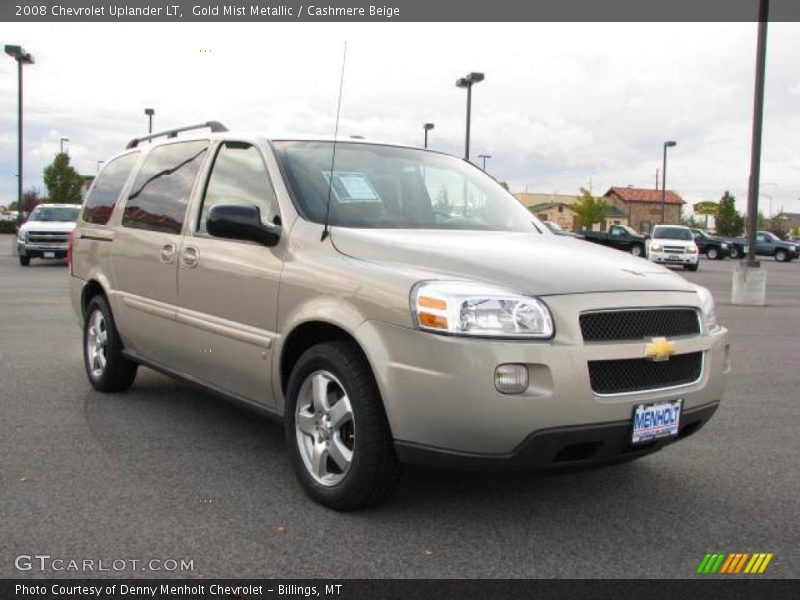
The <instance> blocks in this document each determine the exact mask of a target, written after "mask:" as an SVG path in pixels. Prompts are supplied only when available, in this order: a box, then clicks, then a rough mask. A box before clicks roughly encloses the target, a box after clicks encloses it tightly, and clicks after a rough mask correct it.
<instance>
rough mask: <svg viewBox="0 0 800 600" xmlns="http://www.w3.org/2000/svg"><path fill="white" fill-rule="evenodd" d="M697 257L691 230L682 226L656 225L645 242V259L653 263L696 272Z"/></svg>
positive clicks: (697, 253)
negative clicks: (680, 267)
mask: <svg viewBox="0 0 800 600" xmlns="http://www.w3.org/2000/svg"><path fill="white" fill-rule="evenodd" d="M699 256H700V255H699V252H698V250H697V244H695V242H694V236H693V235H692V230H691V229H689V228H688V227H684V226H683V225H656V226H655V227H654V228H653V234H652V237H651V239H649V240H647V258H648V259H649V260H650V261H651V262H654V263H659V264H661V265H676V266H682V267H683V268H684V269H686V270H687V271H697V267H698V266H699V264H700V262H699Z"/></svg>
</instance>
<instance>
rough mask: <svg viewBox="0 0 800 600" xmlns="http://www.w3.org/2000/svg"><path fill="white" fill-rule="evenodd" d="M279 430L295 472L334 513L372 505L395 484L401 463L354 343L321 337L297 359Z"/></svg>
mask: <svg viewBox="0 0 800 600" xmlns="http://www.w3.org/2000/svg"><path fill="white" fill-rule="evenodd" d="M345 402H346V403H345ZM340 407H343V408H340ZM285 427H286V444H287V447H288V450H289V455H290V457H291V459H292V466H293V467H294V470H295V474H296V475H297V478H298V479H299V480H300V484H301V485H302V486H303V489H304V490H305V491H306V493H307V494H308V495H309V496H310V497H311V498H312V499H314V500H315V501H317V502H319V503H320V504H322V505H324V506H327V507H329V508H332V509H334V510H340V511H349V510H357V509H360V508H364V507H367V506H376V505H378V504H381V503H382V502H384V501H385V500H386V499H387V498H388V497H389V496H390V495H391V494H392V493H393V492H394V490H395V488H396V487H397V484H398V482H399V479H400V463H399V462H398V460H397V456H396V455H395V452H394V446H393V444H392V434H391V431H390V430H389V424H388V422H387V420H386V414H385V413H384V410H383V402H382V400H381V396H380V392H379V390H378V386H377V384H376V383H375V377H374V376H373V374H372V369H371V368H370V366H369V364H368V363H367V361H366V359H365V358H364V356H363V354H362V353H361V351H360V349H359V348H358V347H357V346H356V345H355V344H353V343H351V342H325V343H322V344H318V345H316V346H312V347H311V348H309V349H308V350H307V351H306V352H305V353H304V354H303V355H302V356H301V357H300V358H299V359H298V361H297V364H296V365H295V366H294V369H292V374H291V376H290V377H289V384H288V386H287V392H286V407H285Z"/></svg>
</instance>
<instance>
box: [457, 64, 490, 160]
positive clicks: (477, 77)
mask: <svg viewBox="0 0 800 600" xmlns="http://www.w3.org/2000/svg"><path fill="white" fill-rule="evenodd" d="M483 80H484V75H483V73H469V74H468V75H467V76H466V77H461V78H460V79H458V80H456V87H459V88H466V90H467V135H466V141H465V142H464V159H465V160H469V134H470V126H471V120H472V86H473V85H474V84H476V83H480V82H481V81H483Z"/></svg>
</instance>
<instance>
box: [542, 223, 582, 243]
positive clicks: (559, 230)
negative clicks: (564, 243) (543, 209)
mask: <svg viewBox="0 0 800 600" xmlns="http://www.w3.org/2000/svg"><path fill="white" fill-rule="evenodd" d="M543 223H544V225H545V227H547V228H548V229H549V230H550V231H552V232H553V233H555V234H556V235H564V236H567V237H574V238H578V239H579V240H582V239H583V236H582V235H581V234H580V233H575V232H574V231H567V230H566V229H562V227H561V225H559V224H558V223H554V222H553V221H543Z"/></svg>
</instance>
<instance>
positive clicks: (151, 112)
mask: <svg viewBox="0 0 800 600" xmlns="http://www.w3.org/2000/svg"><path fill="white" fill-rule="evenodd" d="M144 114H146V115H147V133H153V115H154V114H156V109H155V108H145V109H144Z"/></svg>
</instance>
